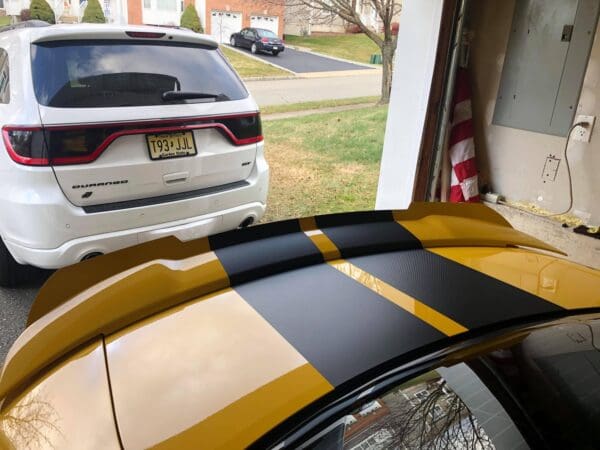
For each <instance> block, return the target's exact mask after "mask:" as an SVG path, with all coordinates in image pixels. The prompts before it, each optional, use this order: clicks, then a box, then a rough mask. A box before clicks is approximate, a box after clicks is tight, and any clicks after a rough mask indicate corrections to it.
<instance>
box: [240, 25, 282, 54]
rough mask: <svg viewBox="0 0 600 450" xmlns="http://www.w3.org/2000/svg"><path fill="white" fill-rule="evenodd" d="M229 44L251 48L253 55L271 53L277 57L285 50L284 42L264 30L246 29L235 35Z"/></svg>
mask: <svg viewBox="0 0 600 450" xmlns="http://www.w3.org/2000/svg"><path fill="white" fill-rule="evenodd" d="M229 42H230V43H231V46H232V47H244V48H249V49H250V51H251V52H252V53H258V52H271V53H272V54H273V56H277V55H278V54H279V53H280V52H282V51H284V50H285V45H284V43H283V41H282V40H281V39H279V37H278V36H277V35H276V34H275V33H273V32H272V31H270V30H264V29H262V28H244V29H243V30H242V31H240V32H239V33H233V34H232V35H231V39H230V41H229Z"/></svg>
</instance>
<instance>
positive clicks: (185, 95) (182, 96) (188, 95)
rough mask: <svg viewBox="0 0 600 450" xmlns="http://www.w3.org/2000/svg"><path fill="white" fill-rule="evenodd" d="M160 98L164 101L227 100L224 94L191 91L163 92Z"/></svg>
mask: <svg viewBox="0 0 600 450" xmlns="http://www.w3.org/2000/svg"><path fill="white" fill-rule="evenodd" d="M161 98H162V99H163V100H165V101H168V100H187V99H194V98H214V99H215V100H217V101H221V100H229V97H227V96H226V95H225V94H207V93H206V92H192V91H165V92H163V93H162V95H161Z"/></svg>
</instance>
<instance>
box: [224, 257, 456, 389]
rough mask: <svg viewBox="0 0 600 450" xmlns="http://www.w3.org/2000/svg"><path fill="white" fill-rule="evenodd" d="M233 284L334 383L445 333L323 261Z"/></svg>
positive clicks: (429, 341)
mask: <svg viewBox="0 0 600 450" xmlns="http://www.w3.org/2000/svg"><path fill="white" fill-rule="evenodd" d="M235 289H236V291H237V292H238V293H239V294H240V295H241V296H242V298H244V299H245V300H246V301H247V302H248V303H249V304H250V305H252V307H254V308H255V309H256V310H257V311H258V312H259V313H260V314H261V315H262V316H263V317H264V318H265V319H266V320H267V321H268V322H269V323H270V324H271V325H272V326H273V327H274V328H275V329H276V330H277V331H278V332H279V333H280V334H281V335H283V337H285V339H286V340H287V341H288V342H289V343H290V344H291V345H293V346H294V347H295V348H296V349H297V350H298V351H299V352H300V353H301V354H302V355H303V356H304V357H305V358H306V359H307V360H308V362H310V363H311V364H312V365H313V366H314V367H315V368H316V369H317V370H318V371H319V372H320V373H321V374H322V375H323V376H324V377H325V378H327V380H328V381H329V382H330V383H331V384H333V385H334V386H338V385H340V384H341V383H343V382H345V381H348V380H350V379H352V378H354V377H355V376H357V375H359V374H361V373H363V372H365V371H367V370H369V369H372V368H373V367H376V366H378V365H380V364H382V363H384V362H386V361H389V360H390V359H392V358H395V357H398V356H401V355H403V354H405V353H407V352H409V351H411V350H415V349H417V348H419V347H421V346H423V345H427V344H431V343H433V342H435V341H437V340H440V339H444V338H445V336H444V335H443V334H442V333H440V332H439V331H437V330H436V329H435V328H433V327H431V326H429V325H428V324H426V323H425V322H422V321H421V320H419V319H417V318H416V317H414V316H413V315H411V314H409V313H408V312H406V311H405V310H403V309H402V308H400V307H398V306H396V305H395V304H393V303H392V302H390V301H388V300H386V299H385V298H383V297H381V296H379V295H377V294H375V293H374V292H373V291H371V290H370V289H367V288H366V287H364V286H362V285H361V284H359V283H357V282H356V281H354V280H352V279H351V278H349V277H347V276H346V275H343V274H342V273H340V272H339V271H337V270H336V269H334V268H333V267H331V266H328V265H325V264H319V265H315V266H310V267H305V268H302V269H299V270H295V271H293V272H286V273H281V274H279V275H275V276H271V277H269V278H266V279H261V280H257V281H253V282H249V283H245V284H242V285H240V286H237V287H236V288H235Z"/></svg>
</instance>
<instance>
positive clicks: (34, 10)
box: [29, 0, 56, 23]
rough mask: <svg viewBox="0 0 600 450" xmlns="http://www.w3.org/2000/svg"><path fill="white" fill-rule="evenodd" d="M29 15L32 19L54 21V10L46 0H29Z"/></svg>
mask: <svg viewBox="0 0 600 450" xmlns="http://www.w3.org/2000/svg"><path fill="white" fill-rule="evenodd" d="M29 12H30V17H31V19H33V20H43V21H44V22H48V23H56V19H55V17H54V11H52V8H51V7H50V5H49V4H48V2H47V1H46V0H31V5H30V6H29Z"/></svg>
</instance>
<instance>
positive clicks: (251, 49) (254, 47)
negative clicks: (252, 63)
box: [250, 44, 258, 55]
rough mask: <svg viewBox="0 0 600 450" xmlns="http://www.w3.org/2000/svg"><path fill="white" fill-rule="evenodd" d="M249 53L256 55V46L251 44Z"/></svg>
mask: <svg viewBox="0 0 600 450" xmlns="http://www.w3.org/2000/svg"><path fill="white" fill-rule="evenodd" d="M250 51H251V52H252V54H254V55H256V53H258V47H257V46H256V44H252V47H250Z"/></svg>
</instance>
